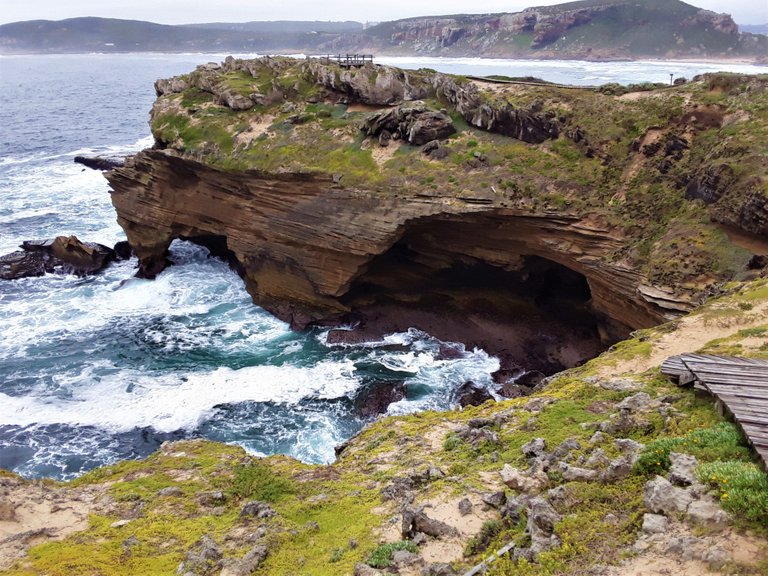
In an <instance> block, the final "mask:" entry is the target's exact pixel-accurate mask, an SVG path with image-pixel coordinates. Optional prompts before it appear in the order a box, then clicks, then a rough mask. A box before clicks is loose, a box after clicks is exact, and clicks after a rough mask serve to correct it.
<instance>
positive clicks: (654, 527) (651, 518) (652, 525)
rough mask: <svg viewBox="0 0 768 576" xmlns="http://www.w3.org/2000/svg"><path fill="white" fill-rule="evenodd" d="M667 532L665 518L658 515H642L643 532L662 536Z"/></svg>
mask: <svg viewBox="0 0 768 576" xmlns="http://www.w3.org/2000/svg"><path fill="white" fill-rule="evenodd" d="M666 531H667V517H666V516H661V515H660V514H643V532H645V533H646V534H663V533H664V532H666Z"/></svg>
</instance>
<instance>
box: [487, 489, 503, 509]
mask: <svg viewBox="0 0 768 576" xmlns="http://www.w3.org/2000/svg"><path fill="white" fill-rule="evenodd" d="M483 502H484V503H485V504H487V505H488V506H490V507H491V508H496V509H497V510H498V509H499V508H502V507H503V506H504V504H506V503H507V495H506V494H505V493H504V492H503V491H501V492H494V493H493V494H486V495H485V496H483Z"/></svg>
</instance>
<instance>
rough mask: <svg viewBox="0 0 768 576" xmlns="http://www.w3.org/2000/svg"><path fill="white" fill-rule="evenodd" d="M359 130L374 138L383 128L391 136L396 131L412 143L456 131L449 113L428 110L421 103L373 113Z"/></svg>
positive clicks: (428, 140) (420, 143) (418, 143)
mask: <svg viewBox="0 0 768 576" xmlns="http://www.w3.org/2000/svg"><path fill="white" fill-rule="evenodd" d="M361 130H362V131H363V132H364V133H365V134H367V135H368V136H374V137H378V136H379V135H380V134H381V133H382V132H383V131H387V132H388V133H390V134H392V135H393V136H394V135H395V134H397V135H399V136H398V137H399V138H402V139H403V140H406V141H407V142H408V143H409V144H412V145H413V146H422V145H424V144H427V143H428V142H431V141H433V140H440V139H442V138H447V137H448V136H450V135H451V134H453V133H454V132H456V128H455V127H454V125H453V120H452V119H451V117H450V116H448V115H447V114H443V113H442V112H438V111H436V110H430V109H428V108H427V107H426V106H424V105H423V104H417V105H413V104H404V105H401V106H397V107H395V108H391V109H389V110H383V111H381V112H374V113H373V114H371V115H370V116H369V117H368V118H366V120H365V121H364V122H363V125H362V126H361Z"/></svg>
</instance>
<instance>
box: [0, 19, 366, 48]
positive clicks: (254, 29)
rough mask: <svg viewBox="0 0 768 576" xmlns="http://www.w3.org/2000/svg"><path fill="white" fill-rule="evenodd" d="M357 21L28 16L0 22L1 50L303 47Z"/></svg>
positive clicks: (352, 27)
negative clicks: (165, 21) (175, 22)
mask: <svg viewBox="0 0 768 576" xmlns="http://www.w3.org/2000/svg"><path fill="white" fill-rule="evenodd" d="M362 29H363V25H362V24H360V23H358V22H318V23H315V22H247V23H243V24H225V23H213V24H196V25H190V26H166V25H161V24H153V23H151V22H141V21H136V20H117V19H112V18H70V19H68V20H60V21H56V22H54V21H50V20H31V21H27V22H15V23H12V24H4V25H2V26H0V53H5V54H12V53H71V52H227V51H231V52H257V51H266V50H305V49H314V48H316V47H317V46H318V45H320V44H322V43H324V42H327V41H329V40H332V39H334V38H336V37H338V36H339V34H341V33H349V32H351V31H355V30H360V31H362Z"/></svg>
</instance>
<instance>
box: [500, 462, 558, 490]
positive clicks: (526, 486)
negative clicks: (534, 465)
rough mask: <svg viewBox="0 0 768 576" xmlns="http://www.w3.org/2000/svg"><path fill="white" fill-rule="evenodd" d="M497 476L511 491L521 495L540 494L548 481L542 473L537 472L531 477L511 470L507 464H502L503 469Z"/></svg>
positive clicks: (517, 470)
mask: <svg viewBox="0 0 768 576" xmlns="http://www.w3.org/2000/svg"><path fill="white" fill-rule="evenodd" d="M499 474H500V475H501V481H502V482H503V483H504V484H505V485H506V486H508V487H509V488H511V489H512V490H517V491H518V492H522V493H523V494H533V493H536V492H540V491H541V490H542V489H543V488H544V486H546V485H547V482H548V481H549V478H547V475H546V474H545V473H544V472H537V473H536V474H534V475H533V476H529V475H528V474H526V473H524V472H522V471H521V470H519V469H518V468H513V467H512V466H510V465H509V464H504V467H503V468H502V469H501V471H500V472H499Z"/></svg>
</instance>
